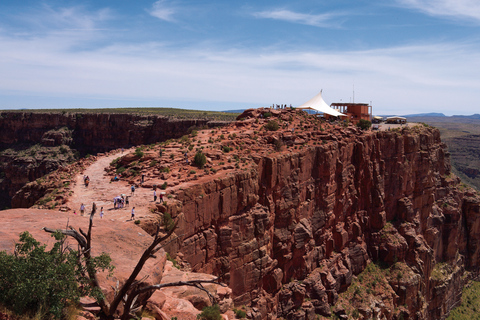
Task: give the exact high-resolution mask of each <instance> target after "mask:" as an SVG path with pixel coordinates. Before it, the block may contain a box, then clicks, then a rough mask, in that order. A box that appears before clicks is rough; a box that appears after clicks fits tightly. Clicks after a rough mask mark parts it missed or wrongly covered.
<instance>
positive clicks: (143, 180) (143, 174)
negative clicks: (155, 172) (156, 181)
mask: <svg viewBox="0 0 480 320" xmlns="http://www.w3.org/2000/svg"><path fill="white" fill-rule="evenodd" d="M144 182H145V173H142V183H144Z"/></svg>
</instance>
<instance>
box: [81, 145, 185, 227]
mask: <svg viewBox="0 0 480 320" xmlns="http://www.w3.org/2000/svg"><path fill="white" fill-rule="evenodd" d="M122 153H123V149H122ZM185 159H186V161H187V162H188V157H187V155H185ZM120 179H121V176H120V174H115V177H114V178H112V179H111V181H112V182H116V181H120ZM144 182H145V174H142V176H141V180H140V184H141V185H143V183H144ZM83 183H84V186H85V188H88V185H89V184H90V177H89V176H88V175H83ZM135 190H136V186H135V185H134V184H132V185H131V186H130V195H126V194H123V193H122V194H120V195H119V196H116V197H114V198H113V209H114V210H117V209H123V208H127V207H129V203H130V197H133V196H135ZM157 195H158V196H157ZM164 195H165V192H163V191H157V186H156V185H154V186H153V202H157V199H160V202H163V197H164ZM109 210H112V209H109ZM73 213H74V214H77V212H76V211H75V210H74V211H73ZM80 215H82V216H83V215H85V204H84V203H81V205H80ZM104 216H105V211H104V209H103V207H101V209H100V218H103V217H104ZM134 218H135V206H133V207H132V209H131V216H130V219H131V220H133V219H134Z"/></svg>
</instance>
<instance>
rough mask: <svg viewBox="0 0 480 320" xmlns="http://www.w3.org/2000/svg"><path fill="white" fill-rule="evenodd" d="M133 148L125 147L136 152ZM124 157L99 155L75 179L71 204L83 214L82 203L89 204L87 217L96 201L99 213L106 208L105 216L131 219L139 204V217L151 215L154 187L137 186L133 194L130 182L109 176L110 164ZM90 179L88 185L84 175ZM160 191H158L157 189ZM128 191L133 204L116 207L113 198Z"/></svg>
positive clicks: (69, 202) (86, 208)
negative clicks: (108, 168)
mask: <svg viewBox="0 0 480 320" xmlns="http://www.w3.org/2000/svg"><path fill="white" fill-rule="evenodd" d="M132 151H133V149H129V150H125V151H124V153H123V154H127V153H129V152H132ZM120 156H122V153H121V152H118V153H115V154H113V155H108V156H99V157H97V160H96V161H95V162H94V163H93V164H92V165H90V166H89V167H87V168H86V169H85V172H84V173H83V174H79V175H77V176H76V178H75V181H76V183H75V186H74V187H73V189H72V190H73V194H72V196H71V197H70V199H69V201H68V204H67V205H68V206H69V207H70V208H72V209H73V210H75V211H76V213H77V215H79V214H80V205H81V204H82V203H83V204H84V205H85V213H86V214H85V217H87V213H90V212H91V210H92V204H93V202H95V203H96V205H97V216H98V217H99V215H100V208H101V207H103V211H104V214H105V215H104V217H103V219H113V220H119V221H129V220H130V215H131V210H132V207H135V218H136V219H138V218H142V217H146V216H148V215H149V213H150V212H149V209H148V205H149V204H151V203H153V190H152V189H150V188H141V187H140V188H136V189H135V194H134V195H133V196H131V190H130V187H131V185H129V184H128V183H127V182H125V181H117V182H111V181H110V179H111V177H110V176H107V175H106V172H105V168H107V167H108V166H109V165H110V163H111V162H112V161H113V160H114V159H116V158H118V157H120ZM84 175H87V176H88V177H89V178H90V183H89V185H88V187H86V186H85V184H84V183H83V176H84ZM157 192H158V191H157ZM121 194H125V195H127V196H130V197H129V200H130V201H129V202H130V204H129V206H128V207H124V208H121V209H114V208H113V198H114V197H116V196H120V195H121Z"/></svg>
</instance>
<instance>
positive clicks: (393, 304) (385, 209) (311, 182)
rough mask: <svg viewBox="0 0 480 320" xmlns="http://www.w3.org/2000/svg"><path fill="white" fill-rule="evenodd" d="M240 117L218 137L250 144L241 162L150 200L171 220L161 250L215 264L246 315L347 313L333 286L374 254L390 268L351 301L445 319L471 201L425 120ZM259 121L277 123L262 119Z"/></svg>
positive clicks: (457, 290)
mask: <svg viewBox="0 0 480 320" xmlns="http://www.w3.org/2000/svg"><path fill="white" fill-rule="evenodd" d="M267 112H268V113H270V115H269V116H270V118H268V117H265V118H268V119H265V118H263V117H261V116H259V115H260V114H265V113H267ZM292 117H293V119H292ZM239 119H241V120H240V121H237V122H236V123H235V124H234V125H232V126H230V127H229V128H228V129H230V131H228V130H225V132H228V134H229V136H233V133H234V132H235V133H236V137H234V138H232V139H231V140H232V141H231V142H230V141H229V143H228V144H224V143H223V145H230V146H242V145H249V149H250V152H251V153H250V154H249V155H248V153H242V152H241V151H240V152H239V153H238V157H239V158H240V159H242V157H243V156H245V157H247V158H248V160H247V161H246V162H245V165H244V167H240V166H237V167H236V168H235V169H234V170H230V171H229V173H226V174H222V175H220V176H218V174H213V177H211V178H209V179H208V178H207V177H208V174H207V176H203V178H201V179H200V180H196V183H195V184H194V185H188V184H187V185H185V184H182V183H181V184H180V185H179V187H173V188H172V189H171V193H172V194H174V195H175V196H174V198H175V200H172V201H170V202H169V204H168V207H167V208H166V209H165V208H164V209H163V211H165V210H166V211H167V212H170V213H171V215H172V216H173V217H177V216H178V217H180V218H181V219H182V223H181V230H179V232H178V234H179V235H180V237H181V241H179V242H177V243H176V244H172V245H171V246H170V248H169V250H171V251H172V252H173V253H175V252H177V251H178V252H181V253H182V254H183V257H184V259H185V260H186V261H188V262H189V263H190V265H191V266H192V268H193V270H195V271H199V272H207V273H213V274H217V275H220V276H221V277H222V279H223V281H225V282H226V283H228V284H229V286H230V288H231V289H232V295H233V300H234V303H235V305H243V304H245V305H248V306H249V307H250V311H249V316H250V318H252V319H274V318H275V317H277V316H278V317H283V318H286V319H313V318H314V316H315V314H319V315H324V316H328V315H330V313H331V312H332V311H331V307H332V306H335V307H334V309H333V312H335V313H336V314H337V315H338V316H342V317H351V316H352V314H351V313H349V312H351V310H350V311H349V310H348V308H346V307H341V306H340V305H339V304H338V301H339V297H340V296H339V295H340V294H342V293H343V292H346V291H347V289H348V288H349V287H351V285H352V283H354V282H355V281H357V280H358V278H357V277H358V276H359V275H360V274H363V272H364V271H365V268H366V267H367V266H368V265H370V264H371V263H373V262H376V263H378V264H379V265H381V266H382V268H385V269H386V270H392V271H391V272H394V271H393V270H397V269H398V270H401V271H398V272H397V273H396V274H398V275H400V276H393V275H390V273H388V274H384V273H382V272H383V271H378V272H379V273H382V274H383V276H382V279H384V285H385V288H384V290H383V291H382V292H381V293H379V294H381V295H382V296H383V298H382V299H381V300H378V297H375V296H374V295H372V296H371V299H370V300H368V299H367V300H368V301H364V302H363V304H358V308H357V309H356V312H359V313H360V314H362V315H363V317H364V318H371V317H373V316H375V317H381V318H385V319H397V318H399V317H403V318H404V319H442V318H445V316H446V315H447V314H448V312H449V311H450V310H451V308H453V307H454V306H455V305H456V304H457V303H458V301H459V296H460V294H461V288H462V286H463V284H464V282H465V281H466V280H465V279H466V277H465V276H466V275H467V273H466V271H467V270H468V271H469V272H471V275H474V276H475V275H476V274H477V267H476V266H477V265H478V264H479V262H480V261H479V247H478V240H477V239H478V232H479V231H480V230H479V221H478V219H479V217H480V215H479V210H480V199H479V197H478V195H477V194H476V193H474V192H473V191H471V190H469V189H468V188H466V187H465V186H462V185H461V183H460V181H459V179H458V178H456V177H455V176H454V175H453V174H452V173H451V168H450V163H449V159H448V156H449V155H448V153H447V152H446V149H445V145H444V144H443V143H442V142H441V140H440V134H439V131H438V130H436V129H433V128H426V127H423V126H418V127H415V128H409V129H407V128H405V129H403V130H395V131H390V132H363V131H360V130H359V129H357V128H354V127H352V126H343V125H329V124H328V123H321V122H318V120H316V119H313V118H311V117H309V116H307V115H305V114H303V113H295V112H292V111H282V112H277V113H275V112H272V111H271V110H268V109H267V110H261V109H260V110H254V111H253V110H252V111H247V112H245V113H244V114H243V115H241V116H239ZM249 119H255V120H254V121H251V120H249ZM271 119H275V120H276V121H278V122H279V123H280V128H281V130H278V131H272V132H268V131H265V130H262V126H263V125H264V124H266V123H267V121H271ZM289 119H290V121H289ZM300 123H301V124H300ZM292 126H293V127H294V128H295V136H294V137H292V134H291V133H290V132H291V129H290V128H291V127H292ZM254 131H255V132H256V133H254ZM225 134H226V133H225ZM255 136H256V137H257V140H255V139H254V137H255ZM212 139H215V137H213V138H212ZM275 141H280V143H281V146H280V148H278V150H276V148H277V146H276V145H275ZM221 143H222V142H221ZM289 146H290V147H289ZM237 150H241V149H237ZM223 158H225V154H224V155H223ZM219 160H220V161H221V160H222V158H220V159H219ZM218 163H219V162H218V161H215V160H213V161H212V163H211V167H212V168H215V167H216V166H217V164H218ZM182 181H188V179H187V180H182ZM194 181H195V180H194ZM173 208H175V209H173ZM395 268H397V269H395ZM402 268H403V269H402ZM438 269H441V270H448V272H443V273H442V272H441V271H438ZM380 270H382V269H380ZM407 275H408V278H407ZM353 304H354V302H353V301H352V305H353Z"/></svg>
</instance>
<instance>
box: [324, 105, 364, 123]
mask: <svg viewBox="0 0 480 320" xmlns="http://www.w3.org/2000/svg"><path fill="white" fill-rule="evenodd" d="M330 106H331V107H332V108H334V109H337V110H338V111H339V112H341V113H343V114H346V115H347V119H348V120H349V121H350V122H352V123H354V124H356V123H358V121H360V119H363V120H368V121H372V106H371V105H369V104H368V103H332V104H331V105H330Z"/></svg>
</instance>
